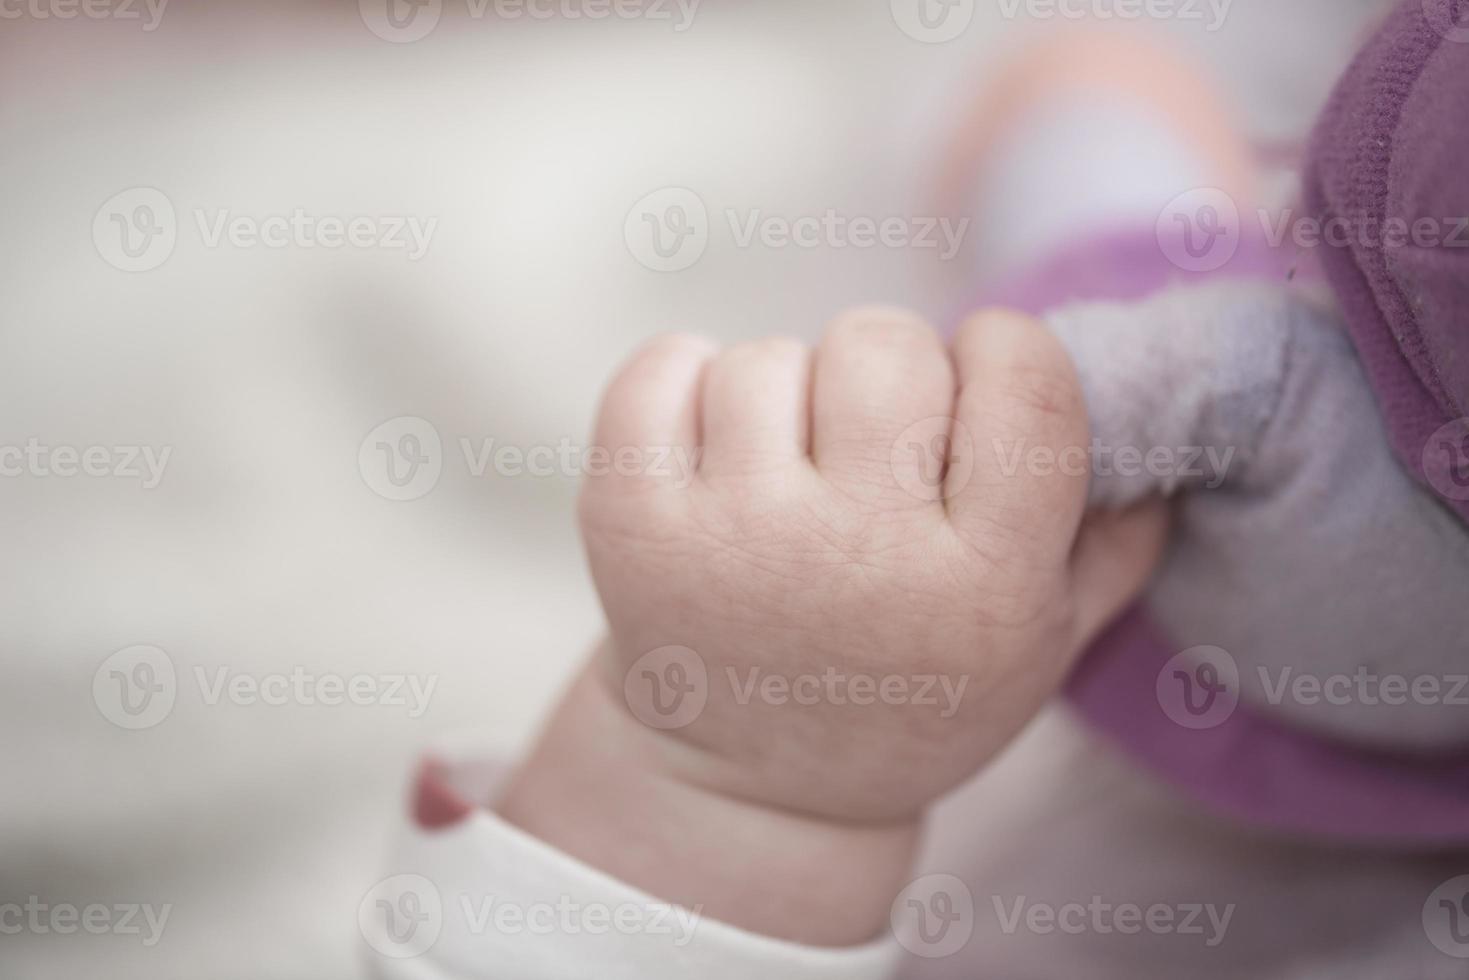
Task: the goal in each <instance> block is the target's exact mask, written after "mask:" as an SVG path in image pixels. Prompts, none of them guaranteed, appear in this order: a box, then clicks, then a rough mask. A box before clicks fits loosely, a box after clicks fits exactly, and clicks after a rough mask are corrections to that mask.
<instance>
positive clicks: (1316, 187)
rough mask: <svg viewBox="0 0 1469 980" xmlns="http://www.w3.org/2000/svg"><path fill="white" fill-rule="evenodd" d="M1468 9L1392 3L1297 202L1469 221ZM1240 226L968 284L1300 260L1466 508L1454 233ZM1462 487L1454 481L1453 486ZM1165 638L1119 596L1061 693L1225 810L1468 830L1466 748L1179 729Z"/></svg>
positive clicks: (1328, 210)
mask: <svg viewBox="0 0 1469 980" xmlns="http://www.w3.org/2000/svg"><path fill="white" fill-rule="evenodd" d="M1465 13H1469V0H1405V2H1404V3H1403V4H1402V5H1401V7H1399V8H1398V9H1397V10H1396V11H1395V12H1394V14H1393V15H1392V16H1391V17H1390V18H1389V19H1388V20H1387V21H1386V22H1385V24H1384V26H1383V27H1382V29H1381V30H1380V31H1379V32H1378V34H1377V35H1376V36H1375V37H1374V38H1373V40H1372V41H1371V42H1370V43H1369V45H1368V46H1367V47H1366V48H1365V49H1364V50H1363V52H1362V53H1361V54H1360V55H1359V56H1358V58H1357V59H1356V61H1355V62H1354V63H1353V65H1352V67H1351V69H1350V70H1349V71H1348V72H1347V74H1346V75H1345V76H1344V78H1343V79H1342V81H1341V83H1340V84H1339V86H1338V88H1337V90H1336V92H1335V94H1334V95H1333V97H1332V99H1331V101H1330V103H1329V105H1328V108H1327V109H1326V110H1325V112H1324V114H1323V116H1322V118H1321V120H1320V123H1319V125H1318V128H1317V130H1316V133H1315V135H1314V137H1313V141H1312V147H1311V153H1310V158H1309V161H1308V167H1307V174H1306V179H1307V205H1308V208H1309V210H1310V211H1311V213H1313V214H1315V215H1316V216H1318V217H1320V218H1322V219H1323V220H1326V219H1330V218H1346V219H1349V220H1350V221H1352V222H1354V223H1353V224H1351V225H1350V226H1349V227H1351V228H1353V229H1362V228H1367V229H1374V228H1375V229H1382V228H1384V227H1385V225H1386V223H1387V219H1389V218H1393V217H1399V218H1401V219H1403V220H1404V221H1406V222H1407V224H1408V225H1410V226H1411V225H1412V223H1413V222H1414V221H1417V220H1419V219H1425V218H1427V219H1436V220H1437V222H1438V225H1439V230H1440V232H1441V234H1442V235H1443V236H1444V237H1452V236H1453V235H1454V234H1456V231H1455V229H1456V226H1457V223H1456V221H1455V220H1454V219H1456V218H1457V217H1458V216H1463V217H1465V218H1469V19H1466V20H1464V22H1463V27H1457V25H1459V24H1460V18H1461V16H1462V15H1464V14H1465ZM1353 234H1354V235H1355V234H1356V233H1355V232H1354V233H1353ZM1242 235H1243V239H1242V242H1241V246H1240V249H1239V251H1238V252H1237V253H1236V254H1235V256H1234V257H1233V258H1232V259H1231V261H1230V262H1229V264H1228V265H1227V266H1226V267H1225V268H1223V269H1220V270H1217V271H1215V272H1211V273H1207V274H1192V273H1184V272H1180V271H1179V270H1178V269H1177V268H1176V267H1175V266H1174V265H1173V264H1172V263H1171V262H1170V261H1169V260H1168V258H1167V257H1166V256H1167V254H1177V251H1176V249H1170V250H1165V243H1163V242H1160V240H1159V237H1158V232H1157V231H1156V230H1155V229H1153V228H1135V229H1118V230H1116V231H1114V232H1112V233H1109V234H1102V235H1098V236H1097V237H1095V238H1093V239H1090V240H1086V241H1081V242H1077V243H1073V244H1072V245H1070V246H1068V247H1066V248H1063V249H1061V250H1059V251H1058V252H1057V253H1056V254H1054V255H1052V256H1050V257H1048V258H1047V259H1046V260H1044V261H1043V262H1041V263H1038V264H1037V265H1036V266H1034V267H1033V268H1031V269H1030V270H1029V271H1028V272H1027V273H1026V274H1024V275H1022V276H1019V277H1017V278H1015V279H1012V280H1011V281H1009V282H1008V283H1005V284H1004V285H1003V286H1002V287H1000V288H998V289H994V290H989V291H986V293H985V294H984V295H983V296H982V297H980V299H981V302H982V304H984V305H989V304H995V305H1004V306H1010V307H1014V308H1017V309H1022V310H1027V311H1029V312H1032V313H1037V314H1039V313H1042V312H1044V311H1045V310H1047V309H1052V308H1055V307H1057V306H1060V305H1063V304H1066V303H1071V302H1076V301H1083V300H1128V299H1136V298H1141V297H1143V296H1146V295H1149V294H1150V293H1153V292H1156V291H1157V290H1159V289H1161V288H1164V287H1166V286H1169V285H1172V284H1176V283H1186V282H1191V281H1202V280H1205V279H1208V280H1211V281H1213V280H1217V279H1219V278H1237V279H1255V280H1259V279H1267V280H1274V281H1283V280H1284V279H1285V277H1286V276H1287V275H1288V274H1290V272H1291V271H1292V270H1293V269H1294V268H1295V267H1297V266H1299V267H1301V269H1302V271H1304V272H1306V273H1307V274H1317V273H1319V274H1324V275H1325V277H1326V280H1327V281H1328V282H1329V283H1330V284H1331V286H1332V288H1333V289H1334V291H1335V292H1336V293H1337V295H1338V297H1339V299H1340V303H1341V307H1342V312H1343V317H1344V320H1345V321H1346V325H1347V328H1348V330H1349V332H1350V334H1351V337H1352V339H1353V342H1354V344H1355V346H1356V348H1357V351H1358V354H1359V356H1360V357H1361V359H1362V362H1363V364H1364V366H1365V369H1366V373H1367V375H1368V378H1369V380H1370V383H1371V385H1372V387H1373V390H1374V392H1375V394H1376V396H1377V398H1378V401H1379V404H1380V406H1381V409H1382V412H1383V415H1384V417H1385V419H1386V421H1387V426H1388V429H1389V432H1390V437H1391V440H1392V444H1393V448H1394V451H1395V452H1396V454H1397V456H1398V458H1399V459H1400V460H1401V461H1402V463H1403V464H1404V466H1405V467H1406V468H1407V469H1408V471H1409V472H1411V473H1413V474H1414V475H1415V476H1417V477H1418V478H1419V479H1420V480H1424V481H1425V482H1426V483H1428V484H1429V485H1430V486H1432V487H1434V489H1435V490H1436V491H1437V492H1438V493H1439V496H1440V498H1441V499H1443V500H1444V502H1445V504H1446V505H1447V506H1449V507H1451V508H1452V509H1453V510H1454V511H1455V512H1457V513H1458V514H1459V515H1460V516H1461V517H1463V518H1465V519H1466V520H1469V425H1463V426H1460V425H1456V424H1455V423H1456V422H1458V421H1459V420H1462V419H1463V416H1464V415H1465V411H1466V406H1469V247H1466V248H1464V249H1463V250H1457V249H1455V248H1453V247H1439V248H1425V247H1418V246H1413V245H1409V246H1406V247H1401V248H1397V247H1394V248H1384V247H1381V246H1380V245H1373V244H1372V243H1371V238H1370V236H1367V237H1362V238H1360V239H1358V238H1355V237H1354V238H1353V240H1352V242H1351V244H1349V245H1346V246H1339V247H1331V246H1323V247H1321V248H1319V249H1316V250H1313V252H1312V253H1311V254H1310V255H1303V254H1296V253H1291V252H1287V251H1284V250H1281V249H1279V248H1275V249H1272V248H1271V247H1270V246H1269V245H1268V244H1267V243H1266V242H1265V241H1264V240H1263V238H1262V237H1261V236H1256V235H1252V234H1251V230H1250V229H1249V228H1245V229H1242ZM1465 237H1466V238H1469V235H1466V236H1465ZM1176 244H1177V243H1169V245H1170V246H1173V245H1176ZM1465 244H1466V246H1469V241H1466V243H1465ZM1318 263H1319V268H1318ZM1445 431H1447V433H1448V438H1445V437H1444V434H1445ZM1425 464H1427V466H1428V467H1430V470H1429V471H1428V472H1425ZM1434 467H1436V468H1437V469H1436V471H1435V470H1434V469H1432V468H1434ZM1460 486H1465V487H1466V489H1465V492H1464V493H1463V494H1457V493H1455V490H1456V488H1458V487H1460ZM1444 488H1447V490H1448V493H1445V491H1444ZM1446 585H1451V583H1446ZM1466 591H1469V583H1466ZM1466 643H1469V640H1466ZM1176 652H1177V646H1176V645H1175V644H1173V643H1171V642H1170V641H1169V638H1168V637H1167V636H1165V635H1164V634H1163V633H1162V632H1161V631H1160V630H1159V629H1158V628H1157V627H1156V625H1154V624H1153V623H1152V622H1151V621H1150V619H1149V617H1148V615H1147V612H1146V609H1145V608H1144V607H1142V606H1138V607H1135V608H1134V609H1133V610H1131V611H1130V612H1129V613H1127V614H1126V615H1125V616H1123V617H1122V618H1121V619H1120V620H1119V621H1118V622H1117V623H1116V624H1115V625H1114V626H1113V627H1112V628H1111V629H1110V630H1109V631H1108V632H1107V634H1106V635H1105V636H1103V637H1102V638H1101V639H1100V640H1099V641H1098V642H1097V643H1096V644H1095V645H1094V646H1093V647H1092V649H1091V650H1090V651H1088V653H1087V655H1086V657H1085V659H1084V660H1083V662H1082V663H1081V665H1080V667H1079V668H1078V669H1077V671H1076V673H1075V675H1074V676H1073V677H1072V679H1071V682H1070V685H1069V687H1068V690H1067V694H1068V696H1069V698H1070V699H1071V701H1072V703H1073V704H1074V705H1075V706H1076V708H1077V709H1078V711H1079V712H1080V713H1081V715H1082V716H1083V717H1084V718H1085V719H1086V720H1087V721H1088V722H1089V723H1090V724H1091V725H1092V726H1093V727H1095V728H1097V729H1098V730H1099V731H1101V732H1103V733H1105V734H1106V735H1107V736H1108V737H1109V738H1111V739H1112V740H1113V741H1114V742H1115V743H1117V744H1118V745H1119V746H1120V747H1122V748H1123V749H1124V750H1126V751H1127V752H1128V753H1129V754H1130V755H1132V756H1133V757H1134V758H1135V759H1136V760H1137V761H1138V762H1140V763H1141V764H1142V765H1144V766H1145V767H1147V768H1148V769H1150V770H1151V771H1153V772H1155V773H1156V774H1157V775H1159V776H1160V777H1162V778H1164V779H1165V780H1167V781H1168V782H1169V783H1171V784H1172V785H1173V786H1174V787H1175V788H1177V789H1179V790H1180V791H1182V792H1184V793H1186V794H1187V795H1189V796H1190V797H1192V798H1194V799H1196V800H1198V801H1200V802H1202V803H1204V804H1206V805H1208V806H1210V807H1212V808H1214V809H1216V810H1218V811H1220V812H1222V813H1225V814H1227V815H1230V816H1232V817H1234V818H1236V819H1240V820H1243V821H1246V822H1249V823H1253V824H1257V825H1260V826H1265V827H1271V828H1274V829H1277V830H1285V831H1290V832H1304V833H1308V834H1312V835H1321V836H1327V837H1333V838H1343V839H1351V840H1367V841H1374V842H1380V843H1398V844H1408V845H1412V846H1423V845H1435V844H1460V843H1462V842H1464V841H1465V840H1469V759H1466V757H1465V755H1464V753H1463V752H1457V753H1452V754H1450V755H1447V756H1445V757H1443V758H1440V759H1424V758H1412V757H1407V756H1402V755H1396V756H1395V755H1392V754H1387V753H1375V752H1371V751H1369V750H1364V749H1362V748H1360V747H1356V746H1349V745H1344V744H1339V743H1335V742H1332V741H1330V740H1328V739H1323V738H1320V737H1317V736H1314V735H1311V734H1308V733H1305V732H1302V731H1299V730H1296V729H1294V728H1291V727H1290V726H1288V725H1286V724H1284V723H1281V722H1278V721H1275V720H1274V719H1271V718H1268V717H1265V716H1262V715H1259V714H1257V713H1255V712H1252V711H1250V710H1248V709H1247V708H1246V706H1244V705H1241V706H1240V707H1239V708H1238V709H1237V710H1236V711H1235V713H1234V714H1233V715H1232V716H1231V717H1230V718H1229V720H1228V721H1226V722H1225V723H1224V724H1222V725H1219V726H1218V727H1216V728H1213V729H1206V730H1199V731H1194V730H1187V729H1183V728H1181V727H1180V726H1178V725H1176V724H1174V723H1173V722H1172V721H1171V720H1170V719H1169V718H1168V717H1167V716H1166V715H1165V714H1164V712H1163V710H1162V708H1161V706H1160V705H1159V704H1158V701H1157V696H1156V686H1155V685H1156V681H1157V677H1158V673H1159V671H1160V670H1161V669H1162V668H1163V667H1164V665H1165V664H1166V663H1167V662H1168V660H1169V658H1170V657H1171V656H1172V654H1174V653H1176Z"/></svg>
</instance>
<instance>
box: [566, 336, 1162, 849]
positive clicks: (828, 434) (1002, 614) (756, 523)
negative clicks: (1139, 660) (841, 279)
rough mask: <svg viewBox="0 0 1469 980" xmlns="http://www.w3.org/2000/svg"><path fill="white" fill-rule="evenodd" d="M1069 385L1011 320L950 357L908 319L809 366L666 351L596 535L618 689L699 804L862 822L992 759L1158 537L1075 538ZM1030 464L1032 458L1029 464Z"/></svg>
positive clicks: (643, 375)
mask: <svg viewBox="0 0 1469 980" xmlns="http://www.w3.org/2000/svg"><path fill="white" fill-rule="evenodd" d="M1088 439H1089V430H1088V425H1087V418H1086V411H1085V406H1084V404H1083V401H1082V396H1081V393H1080V389H1079V387H1078V384H1077V381H1076V377H1075V373H1074V370H1073V368H1072V365H1071V363H1070V361H1069V359H1068V357H1067V355H1066V353H1065V352H1064V350H1063V349H1062V348H1061V346H1060V345H1059V344H1058V343H1057V342H1056V341H1055V340H1054V339H1053V338H1052V337H1051V336H1050V334H1049V333H1048V332H1047V331H1046V329H1045V328H1044V327H1043V326H1041V325H1040V324H1039V323H1037V322H1035V321H1032V320H1030V319H1028V318H1025V317H1022V316H1020V315H1017V314H1010V313H1001V312H993V313H986V314H981V315H978V316H976V317H974V318H973V319H971V320H970V321H969V322H968V323H967V324H965V326H964V327H963V328H962V329H961V330H960V331H959V332H958V334H957V336H956V337H955V339H954V342H953V345H952V350H946V349H945V346H944V344H943V342H942V340H941V339H940V337H939V336H938V334H937V333H935V332H934V330H933V329H932V328H930V327H929V326H927V325H926V324H924V323H923V322H921V321H920V320H919V319H918V318H916V317H914V316H911V315H909V314H906V313H903V312H900V311H895V310H889V309H866V310H861V311H857V312H853V313H850V314H848V315H846V316H844V317H842V318H840V319H839V320H838V321H837V322H836V323H834V324H833V325H832V326H831V327H830V328H829V329H828V331H827V333H826V335H825V337H824V338H823V340H822V341H821V343H820V345H819V346H818V347H817V349H816V350H815V351H812V350H809V349H808V348H807V347H806V346H804V345H802V344H800V343H797V342H794V341H790V340H782V339H772V340H761V341H755V342H752V343H746V344H739V345H736V346H734V347H731V348H728V349H726V350H723V351H718V350H716V349H715V348H714V347H713V346H711V345H710V344H707V343H705V342H703V341H700V340H696V339H690V338H687V337H669V338H664V339H661V340H658V341H655V342H654V343H652V344H651V345H649V346H648V347H647V348H645V349H644V350H642V351H641V352H640V353H639V354H637V355H636V356H635V357H634V358H633V359H632V360H631V362H630V363H629V364H628V365H627V366H626V367H624V369H623V370H622V371H621V373H620V374H619V375H618V377H617V378H616V379H615V380H614V382H613V383H612V385H611V388H610V389H609V391H608V393H607V395H606V399H605V402H604V404H603V406H602V411H601V415H600V420H599V423H598V430H597V437H596V444H597V446H598V447H601V448H602V449H604V450H605V451H606V455H605V456H603V457H602V459H603V461H604V462H606V463H607V464H608V465H606V466H603V467H599V468H598V469H597V473H596V475H594V476H592V477H591V478H590V479H589V480H588V482H587V485H586V487H585V490H584V493H583V497H582V506H581V518H582V530H583V535H584V537H585V540H586V546H587V550H588V553H589V556H590V559H591V567H592V573H593V576H594V578H595V579H596V583H597V588H598V591H599V592H600V594H601V597H602V602H603V605H604V607H605V608H606V611H607V616H608V620H609V623H610V626H611V642H610V644H608V647H607V652H606V655H605V657H604V661H603V663H602V664H601V665H600V668H601V669H600V677H601V679H602V681H603V682H604V683H605V684H606V685H608V689H609V693H611V694H613V695H614V696H615V697H616V698H617V699H619V701H620V702H621V703H624V704H625V705H626V706H627V709H628V711H629V712H630V713H631V714H632V715H633V716H635V717H636V718H637V719H638V720H639V721H641V722H642V723H643V724H645V725H647V726H649V727H650V728H652V729H654V730H656V731H658V732H660V733H662V734H661V736H660V740H659V743H658V744H659V745H660V746H661V747H662V748H661V749H660V752H661V754H662V755H663V757H664V762H665V764H666V765H667V766H668V767H669V769H670V771H671V772H672V773H673V774H674V775H676V776H678V777H679V778H681V779H685V780H688V781H690V782H693V783H695V784H698V785H700V786H703V787H705V788H709V789H713V790H716V791H718V792H721V793H725V794H729V795H733V796H736V797H738V798H741V799H746V800H750V801H752V802H759V803H763V804H766V805H769V806H776V807H781V808H785V809H789V810H795V811H798V812H803V813H808V814H812V815H815V816H820V817H826V818H833V819H841V820H847V821H859V822H881V821H891V820H898V819H907V818H911V817H913V816H914V815H916V814H917V813H918V812H920V811H921V810H922V809H923V808H924V807H925V806H926V805H927V804H928V803H930V802H932V801H933V800H934V799H935V798H936V797H938V796H939V795H941V794H942V793H944V792H945V791H946V790H948V789H950V788H952V787H953V786H955V785H956V784H958V783H959V782H961V781H962V780H964V779H965V778H967V777H968V776H969V775H971V774H972V773H973V772H974V771H975V770H976V769H978V768H979V767H980V766H981V765H982V764H983V763H984V762H986V761H987V760H988V759H989V758H991V757H992V756H993V755H994V754H995V753H996V752H997V751H998V750H999V749H1000V748H1001V747H1002V746H1003V745H1004V744H1005V743H1006V742H1007V741H1009V739H1010V738H1011V737H1012V736H1014V735H1015V733H1016V732H1017V731H1018V730H1019V729H1020V728H1021V727H1022V726H1023V725H1024V724H1025V723H1026V722H1027V721H1028V720H1029V719H1030V718H1031V717H1032V716H1033V715H1034V714H1035V712H1036V711H1037V710H1038V708H1039V707H1040V705H1041V703H1042V702H1043V701H1044V700H1045V699H1046V698H1047V697H1049V696H1050V695H1051V694H1052V693H1053V692H1054V691H1055V689H1056V688H1057V686H1058V685H1059V684H1060V682H1061V680H1062V678H1063V677H1064V675H1065V673H1066V671H1067V670H1068V668H1069V667H1070V665H1071V663H1072V661H1073V659H1074V657H1075V655H1076V653H1077V651H1078V650H1079V649H1080V648H1081V647H1082V645H1083V644H1084V643H1085V642H1086V640H1087V639H1088V638H1089V637H1091V636H1092V635H1093V634H1094V633H1095V632H1096V631H1097V630H1098V629H1099V628H1100V627H1101V626H1102V625H1104V624H1105V622H1106V620H1107V619H1109V618H1110V617H1111V616H1112V615H1113V614H1114V613H1115V612H1116V611H1117V610H1118V609H1119V608H1120V606H1121V605H1122V604H1123V603H1124V602H1125V601H1126V600H1127V599H1128V598H1129V597H1130V596H1131V595H1132V594H1133V593H1134V592H1135V591H1136V590H1137V589H1138V588H1139V587H1140V586H1141V585H1142V582H1143V579H1144V578H1145V576H1146V575H1147V573H1148V571H1149V570H1150V568H1151V565H1152V563H1153V560H1154V558H1155V555H1156V550H1157V544H1158V539H1159V538H1160V536H1161V527H1160V525H1161V522H1160V521H1159V520H1157V519H1156V515H1155V514H1151V513H1150V514H1148V515H1146V516H1145V517H1143V518H1141V519H1138V518H1122V519H1117V520H1111V521H1108V522H1106V523H1105V524H1095V525H1091V526H1088V527H1086V528H1083V524H1082V518H1083V506H1084V501H1085V496H1086V478H1085V477H1084V476H1078V475H1076V473H1075V470H1074V468H1069V467H1038V466H1034V465H1032V466H1030V467H1029V468H1027V467H1025V466H1015V465H1013V463H1014V461H1016V460H1025V461H1027V462H1029V461H1033V460H1035V459H1037V458H1044V453H1041V454H1038V453H1037V452H1036V450H1037V449H1038V448H1042V449H1044V448H1049V449H1050V450H1052V451H1054V452H1055V453H1056V458H1060V454H1061V452H1062V451H1063V450H1065V449H1066V448H1067V447H1081V446H1085V445H1086V444H1087V442H1088ZM1020 450H1023V451H1020Z"/></svg>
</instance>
